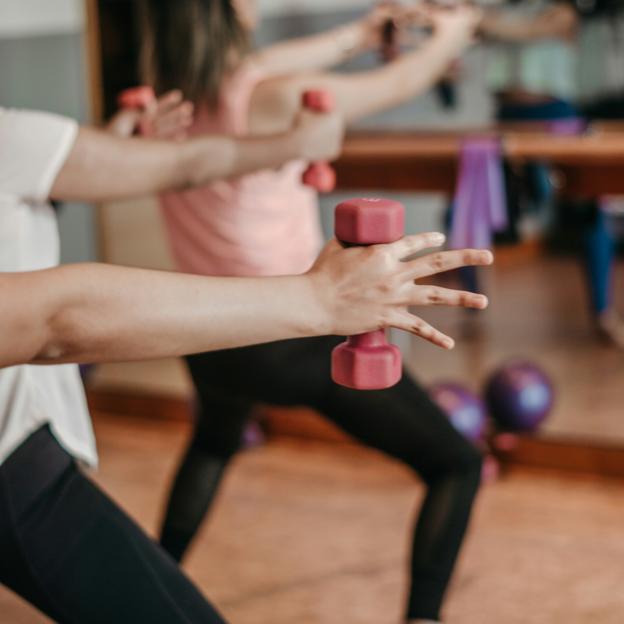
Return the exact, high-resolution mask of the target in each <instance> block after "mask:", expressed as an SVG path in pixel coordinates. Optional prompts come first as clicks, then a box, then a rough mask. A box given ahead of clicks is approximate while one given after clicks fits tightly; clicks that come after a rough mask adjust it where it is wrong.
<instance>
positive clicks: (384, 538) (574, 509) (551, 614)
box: [0, 415, 624, 624]
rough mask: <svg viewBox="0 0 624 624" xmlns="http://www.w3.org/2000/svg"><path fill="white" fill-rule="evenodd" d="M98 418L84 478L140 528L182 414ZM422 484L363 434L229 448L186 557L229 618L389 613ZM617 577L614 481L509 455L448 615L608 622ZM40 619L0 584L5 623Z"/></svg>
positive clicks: (372, 622) (379, 617)
mask: <svg viewBox="0 0 624 624" xmlns="http://www.w3.org/2000/svg"><path fill="white" fill-rule="evenodd" d="M96 423H97V434H98V439H99V445H100V453H101V461H102V466H101V470H100V472H99V473H98V474H97V475H96V479H97V480H98V481H99V482H100V483H101V485H102V486H103V487H104V488H105V489H106V490H108V491H109V492H110V493H111V494H112V495H113V496H114V497H115V498H116V499H117V500H118V501H120V502H121V503H122V504H123V505H124V507H125V508H126V509H128V510H129V511H130V513H131V514H132V515H133V516H134V517H135V518H137V519H138V520H139V522H140V523H141V524H142V525H143V526H145V527H146V528H147V529H148V530H149V531H150V532H152V533H153V532H154V530H155V528H156V527H157V524H158V517H159V514H160V508H161V504H162V500H163V495H164V492H165V488H166V483H167V481H168V479H169V478H170V476H171V471H172V469H173V467H174V464H175V461H176V458H177V456H178V454H179V452H180V450H181V448H182V446H183V444H184V439H185V435H186V433H187V429H186V425H185V424H184V423H176V422H156V421H148V420H140V419H135V420H126V419H120V418H119V417H105V416H103V415H98V417H97V419H96ZM421 494H422V489H421V488H420V486H419V485H418V484H416V483H415V481H414V480H413V479H412V477H411V475H410V474H409V473H407V471H405V470H404V469H403V468H402V467H400V466H397V465H396V464H394V463H392V462H390V461H388V460H386V459H385V458H383V457H380V456H378V455H376V454H374V453H371V452H368V451H365V450H363V449H359V448H356V447H351V446H341V445H323V444H319V443H313V442H301V441H294V440H288V439H280V440H276V441H272V442H271V443H269V444H268V445H267V446H265V447H263V448H260V449H258V450H254V451H250V452H246V453H244V454H242V455H240V456H239V458H238V460H237V461H236V464H235V466H234V468H233V469H232V470H231V472H230V474H229V476H228V478H227V482H226V485H225V487H224V489H223V491H222V495H221V497H220V500H219V503H218V506H217V509H216V513H215V514H214V516H213V517H212V520H211V522H210V526H208V527H206V530H205V531H204V532H203V534H202V535H201V537H200V539H199V540H198V542H197V545H196V547H195V549H194V551H193V554H192V556H191V557H190V559H189V563H188V571H189V573H190V575H191V576H192V577H193V578H194V579H195V581H196V582H197V583H198V584H199V585H200V586H201V588H202V589H203V590H204V591H205V592H206V593H207V594H208V595H209V596H210V597H211V598H212V599H213V600H214V601H215V602H216V603H217V605H218V606H219V608H220V609H221V610H222V611H223V612H224V613H225V614H226V615H227V616H228V617H229V618H230V619H231V621H232V622H233V623H235V624H293V623H297V624H399V622H400V607H401V601H402V597H403V593H404V581H405V577H404V575H403V569H404V567H405V560H406V553H407V549H406V538H407V534H408V529H409V526H410V523H411V519H412V516H413V514H414V511H415V507H416V505H417V502H418V500H419V498H420V496H421ZM623 587H624V483H622V482H619V481H614V480H612V481H609V480H595V479H591V480H590V479H587V478H575V477H573V476H571V475H566V476H560V475H557V474H553V473H544V472H527V471H515V472H513V473H511V474H509V475H507V476H506V477H505V478H503V479H502V480H499V481H498V482H497V483H495V484H493V485H490V486H487V487H486V488H485V489H484V490H483V492H482V495H481V497H480V500H479V503H478V508H477V510H476V514H475V517H474V522H473V525H472V531H471V533H470V537H469V540H468V543H467V545H466V548H465V550H464V552H463V557H462V560H461V564H460V567H459V570H458V572H457V574H456V577H455V579H454V583H453V586H452V588H451V591H450V594H449V598H448V604H447V608H446V621H447V622H448V623H449V624H490V623H491V624H620V623H621V622H622V621H624V591H623ZM44 621H45V620H44V618H42V617H41V616H39V615H37V614H36V613H34V612H33V611H32V610H30V608H29V607H27V606H25V605H23V604H22V603H20V602H19V601H17V599H16V598H14V597H13V596H12V595H10V594H9V593H8V592H6V591H5V590H2V589H0V622H1V623H2V624H26V623H28V624H31V623H32V624H38V623H40V622H44ZM137 624H138V623H137Z"/></svg>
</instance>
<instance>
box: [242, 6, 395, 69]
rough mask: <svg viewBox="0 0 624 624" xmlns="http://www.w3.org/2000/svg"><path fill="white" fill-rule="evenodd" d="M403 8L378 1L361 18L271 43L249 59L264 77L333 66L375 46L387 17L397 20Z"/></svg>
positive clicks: (378, 41)
mask: <svg viewBox="0 0 624 624" xmlns="http://www.w3.org/2000/svg"><path fill="white" fill-rule="evenodd" d="M403 13H404V10H403V9H402V8H401V6H400V5H396V4H394V3H386V4H380V5H378V6H377V7H375V8H374V9H373V10H372V11H370V13H368V14H367V15H365V16H364V17H363V18H362V19H359V20H356V21H354V22H351V23H348V24H344V25H342V26H338V27H337V28H333V29H331V30H327V31H325V32H323V33H320V34H317V35H311V36H308V37H299V38H296V39H291V40H288V41H283V42H280V43H276V44H273V45H271V46H268V47H266V48H263V49H261V50H259V51H258V52H256V53H254V54H253V55H252V57H251V58H250V62H251V63H253V64H254V65H256V66H259V67H260V69H261V70H262V73H263V75H264V76H266V77H267V78H271V77H276V76H284V75H287V74H296V73H300V72H312V71H319V70H321V69H326V68H329V67H334V66H336V65H339V64H340V63H344V62H345V61H347V60H349V59H350V58H353V57H354V56H357V55H358V54H361V53H363V52H366V51H368V50H371V49H375V48H379V46H380V44H381V32H382V29H383V27H384V25H385V24H386V22H387V21H388V20H390V19H393V20H397V21H398V20H400V19H401V17H402V15H403Z"/></svg>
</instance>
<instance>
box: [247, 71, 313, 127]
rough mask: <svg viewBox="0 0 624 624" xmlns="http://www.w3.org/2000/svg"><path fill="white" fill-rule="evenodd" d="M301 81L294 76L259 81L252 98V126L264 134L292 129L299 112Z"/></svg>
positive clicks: (250, 109) (250, 108)
mask: <svg viewBox="0 0 624 624" xmlns="http://www.w3.org/2000/svg"><path fill="white" fill-rule="evenodd" d="M300 94H301V81H300V80H299V79H298V78H297V77H294V76H280V77H272V78H266V79H262V80H259V81H258V82H257V83H256V85H255V87H254V89H253V91H252V93H251V97H250V106H249V115H250V125H251V127H252V128H253V129H255V130H257V131H258V132H262V133H273V132H280V131H282V130H283V129H284V127H290V125H291V124H292V120H293V119H294V117H295V115H296V114H297V112H298V111H299V108H300V99H301V95H300Z"/></svg>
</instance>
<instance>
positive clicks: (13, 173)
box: [0, 108, 78, 201]
mask: <svg viewBox="0 0 624 624" xmlns="http://www.w3.org/2000/svg"><path fill="white" fill-rule="evenodd" d="M77 133H78V124H77V123H76V122H75V121H73V120H72V119H68V118H67V117H61V116H60V115H53V114H51V113H41V112H35V111H21V110H7V109H2V108H0V194H1V195H12V196H15V197H19V198H21V199H24V200H27V201H43V200H46V199H47V198H48V195H49V193H50V189H51V188H52V185H53V184H54V180H55V179H56V176H57V175H58V173H59V171H60V169H61V167H62V166H63V163H64V162H65V160H66V159H67V156H68V155H69V152H70V150H71V148H72V146H73V144H74V141H75V140H76V135H77Z"/></svg>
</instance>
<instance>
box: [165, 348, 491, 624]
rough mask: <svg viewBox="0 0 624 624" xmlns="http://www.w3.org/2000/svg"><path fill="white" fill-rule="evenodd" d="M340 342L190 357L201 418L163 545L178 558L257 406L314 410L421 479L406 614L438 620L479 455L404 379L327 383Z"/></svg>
mask: <svg viewBox="0 0 624 624" xmlns="http://www.w3.org/2000/svg"><path fill="white" fill-rule="evenodd" d="M337 342H339V339H337V338H333V337H329V338H308V339H301V340H287V341H282V342H276V343H271V344H267V345H260V346H254V347H246V348H242V349H233V350H228V351H220V352H216V353H205V354H201V355H195V356H191V357H189V358H187V362H188V365H189V368H190V371H191V375H192V377H193V381H194V383H195V387H196V388H197V393H198V401H199V417H198V419H197V423H196V428H195V434H194V437H193V439H192V441H191V444H190V446H189V448H188V450H187V452H186V455H185V457H184V460H183V462H182V465H181V467H180V470H179V473H178V475H177V478H176V481H175V485H174V487H173V491H172V493H171V499H170V501H169V506H168V509H167V514H166V517H165V522H164V526H163V531H162V538H161V543H162V545H163V546H164V547H165V549H167V550H168V551H169V552H170V553H171V554H172V555H173V556H174V557H175V558H176V559H180V558H181V557H182V556H183V554H184V552H185V550H186V548H187V546H188V545H189V543H190V541H191V539H192V537H193V536H194V535H195V533H196V531H197V529H198V527H199V525H200V523H201V522H202V520H203V518H204V516H205V514H206V512H207V510H208V508H209V507H210V504H211V502H212V501H213V499H214V496H215V493H216V491H217V487H218V485H219V482H220V480H221V477H222V475H223V472H224V469H225V468H226V466H227V464H228V462H229V460H230V458H231V457H232V455H233V454H234V453H236V451H237V450H238V448H239V446H240V442H241V434H242V432H243V429H244V426H245V422H246V420H247V418H248V416H249V414H250V410H251V409H252V407H253V405H254V403H267V404H273V405H306V406H310V407H313V408H315V409H317V410H318V411H319V412H321V413H322V414H324V415H325V416H326V417H327V418H329V419H330V420H331V421H333V422H334V423H336V424H337V425H338V426H339V427H341V428H342V429H343V430H344V431H346V432H347V433H349V434H351V435H352V436H354V437H355V438H356V439H358V440H359V441H361V442H363V443H364V444H366V445H368V446H370V447H372V448H375V449H378V450H380V451H383V452H384V453H386V454H387V455H389V456H391V457H394V458H396V459H399V460H401V461H403V462H404V463H405V464H407V465H408V466H410V467H411V468H412V469H413V470H414V471H416V472H417V473H418V474H419V475H420V476H421V477H422V478H423V479H424V481H425V483H426V485H427V496H426V498H425V501H424V503H423V506H422V509H421V513H420V517H419V520H418V522H417V524H416V527H415V529H414V539H413V550H412V563H411V585H410V595H409V602H408V609H407V616H408V617H409V618H429V619H438V618H439V611H440V607H441V603H442V599H443V596H444V593H445V590H446V587H447V585H448V582H449V578H450V576H451V573H452V570H453V567H454V564H455V560H456V558H457V554H458V552H459V548H460V546H461V544H462V541H463V538H464V534H465V531H466V527H467V524H468V520H469V516H470V511H471V508H472V504H473V500H474V498H475V494H476V492H477V489H478V487H479V482H480V474H481V456H480V454H479V452H478V451H477V450H476V449H475V448H474V447H473V446H472V445H471V444H469V443H468V442H466V440H464V438H463V437H462V436H461V435H459V434H458V433H457V432H456V431H455V429H453V427H452V426H451V425H450V424H449V421H448V419H447V418H446V416H445V415H444V414H443V413H442V412H441V411H440V409H439V408H438V407H437V406H436V405H435V404H434V403H432V402H431V400H430V399H429V397H428V396H427V394H426V393H425V392H424V391H423V390H422V389H421V388H420V387H419V386H418V385H417V384H416V383H415V382H414V381H413V380H412V379H411V378H410V377H409V376H408V375H405V376H404V378H403V381H401V382H400V383H399V384H398V385H397V386H395V387H394V388H391V389H389V390H384V391H377V392H359V391H355V390H349V389H347V388H343V387H340V386H337V385H335V384H334V383H332V381H331V379H330V353H331V350H332V348H333V347H334V346H335V345H336V344H337Z"/></svg>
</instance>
